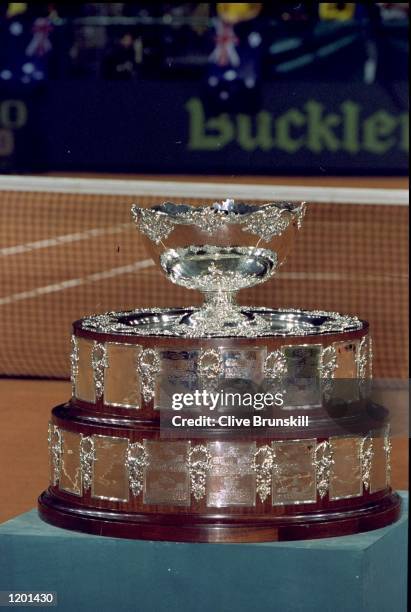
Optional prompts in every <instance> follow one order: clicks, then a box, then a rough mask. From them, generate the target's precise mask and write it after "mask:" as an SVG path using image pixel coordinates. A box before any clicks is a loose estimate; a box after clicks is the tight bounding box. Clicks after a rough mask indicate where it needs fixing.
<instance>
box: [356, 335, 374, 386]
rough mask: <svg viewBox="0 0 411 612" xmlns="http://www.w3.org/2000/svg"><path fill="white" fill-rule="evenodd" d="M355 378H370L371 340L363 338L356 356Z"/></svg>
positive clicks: (366, 337) (368, 337)
mask: <svg viewBox="0 0 411 612" xmlns="http://www.w3.org/2000/svg"><path fill="white" fill-rule="evenodd" d="M356 363H357V376H358V378H359V379H360V380H364V379H366V378H372V338H371V336H369V335H367V336H363V337H362V338H361V342H360V344H359V345H358V351H357V355H356Z"/></svg>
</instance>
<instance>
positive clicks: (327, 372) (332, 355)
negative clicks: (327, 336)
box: [320, 344, 337, 378]
mask: <svg viewBox="0 0 411 612" xmlns="http://www.w3.org/2000/svg"><path fill="white" fill-rule="evenodd" d="M336 369H337V350H336V348H335V346H334V345H333V344H331V345H330V346H327V347H326V348H324V349H322V351H321V361H320V377H321V378H334V373H335V370H336Z"/></svg>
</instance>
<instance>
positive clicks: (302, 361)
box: [281, 344, 323, 408]
mask: <svg viewBox="0 0 411 612" xmlns="http://www.w3.org/2000/svg"><path fill="white" fill-rule="evenodd" d="M281 350H282V352H283V353H284V355H285V357H286V360H287V376H286V381H287V393H286V396H285V398H284V399H285V402H286V403H285V408H304V407H307V406H310V407H313V406H321V404H322V385H321V378H320V375H321V358H322V351H323V347H322V345H321V344H296V345H286V346H283V347H282V349H281Z"/></svg>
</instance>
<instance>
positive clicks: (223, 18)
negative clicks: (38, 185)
mask: <svg viewBox="0 0 411 612" xmlns="http://www.w3.org/2000/svg"><path fill="white" fill-rule="evenodd" d="M408 12H409V7H408V4H405V3H261V4H258V3H249V4H247V3H225V4H224V3H217V4H216V3H156V4H150V3H131V2H130V3H93V4H92V3H78V4H68V3H52V4H50V3H49V4H45V3H1V4H0V40H1V41H2V42H1V47H0V169H1V170H2V171H3V172H12V173H13V172H44V171H83V172H84V171H102V172H130V173H138V172H149V173H150V172H151V173H174V174H175V173H180V172H181V173H187V172H194V173H197V174H201V173H205V174H207V173H208V174H210V173H214V174H216V173H222V174H235V173H239V172H240V173H242V174H247V173H250V174H258V173H264V174H268V175H276V174H282V175H284V174H297V173H298V174H319V175H324V174H325V175H327V174H348V175H349V174H364V172H366V173H367V174H373V173H378V174H387V175H389V174H404V173H406V171H407V162H408V158H407V153H408V140H407V132H408V123H407V122H408V115H407V98H408V86H407V70H408V40H407V36H408Z"/></svg>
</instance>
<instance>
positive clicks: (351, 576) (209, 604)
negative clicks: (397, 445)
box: [0, 494, 408, 612]
mask: <svg viewBox="0 0 411 612" xmlns="http://www.w3.org/2000/svg"><path fill="white" fill-rule="evenodd" d="M402 500H403V508H402V515H401V518H400V520H399V521H398V522H397V523H395V524H394V525H391V526H389V527H386V528H384V529H378V530H376V531H371V532H368V533H364V534H358V535H355V536H345V537H341V538H328V539H323V540H306V541H301V542H273V543H266V544H176V543H169V542H143V541H136V540H120V539H114V538H102V537H97V536H90V535H84V534H80V533H74V532H71V531H66V530H63V529H58V528H56V527H52V526H50V525H48V524H46V523H43V522H42V521H41V520H40V519H39V518H38V516H37V511H35V510H33V511H31V512H28V513H26V514H23V515H21V516H19V517H17V518H15V519H13V520H11V521H8V522H7V523H4V524H2V525H0V590H3V591H6V590H7V591H20V590H21V591H48V592H50V591H55V592H56V593H57V598H58V604H57V609H58V610H64V611H67V612H75V611H76V612H77V611H82V610H87V611H94V610H98V611H99V612H104V611H106V610H107V611H108V610H110V611H114V612H123V611H127V612H129V611H134V610H138V611H139V612H157V611H158V612H162V611H164V612H165V611H166V610H167V611H169V612H174V611H176V612H177V611H178V612H181V611H184V612H203V611H204V612H205V611H207V612H210V611H216V612H220V611H221V612H231V611H232V612H242V611H243V610H244V611H247V612H249V611H250V610H270V611H272V610H273V611H278V612H299V611H302V612H309V611H314V610H315V611H316V612H328V611H329V612H371V611H372V612H405V610H406V575H407V566H406V564H407V550H406V542H407V518H408V503H407V502H408V498H407V496H406V495H405V494H402Z"/></svg>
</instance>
